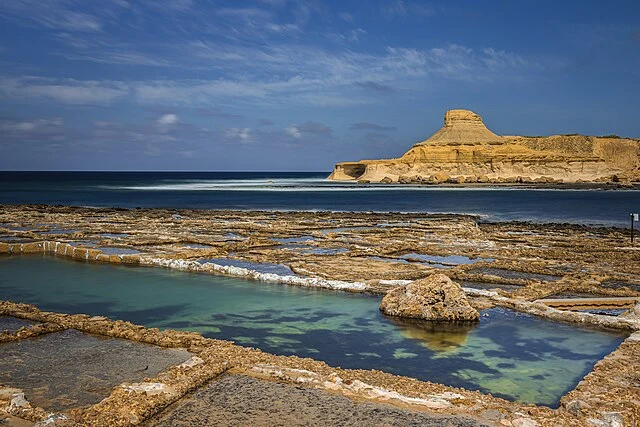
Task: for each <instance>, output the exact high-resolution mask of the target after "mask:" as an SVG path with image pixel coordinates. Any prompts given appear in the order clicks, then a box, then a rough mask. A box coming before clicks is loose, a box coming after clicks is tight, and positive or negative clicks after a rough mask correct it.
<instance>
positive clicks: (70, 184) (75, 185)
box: [0, 171, 640, 227]
mask: <svg viewBox="0 0 640 427" xmlns="http://www.w3.org/2000/svg"><path fill="white" fill-rule="evenodd" d="M328 175H329V172H324V171H318V172H273V171H261V172H256V171H254V172H243V171H235V172H184V171H172V172H166V171H162V172H160V171H134V172H131V171H129V172H124V171H110V172H89V171H0V203H3V204H33V203H41V204H50V205H55V204H62V205H73V206H91V207H121V208H168V209H169V208H170V209H218V210H226V209H229V210H273V211H293V210H296V211H336V212H363V211H373V212H401V213H402V212H406V213H416V212H418V213H451V214H470V215H479V216H480V217H481V219H482V220H485V221H531V222H538V223H547V222H560V223H572V224H588V225H597V226H616V227H626V226H628V221H629V214H630V213H631V212H634V210H635V211H637V210H638V208H639V206H638V205H639V204H640V203H639V201H640V191H638V190H604V189H576V188H563V187H556V188H519V187H496V186H483V187H478V186H416V185H399V184H392V185H384V184H367V185H361V184H357V183H355V182H339V181H329V180H327V179H326V178H327V177H328Z"/></svg>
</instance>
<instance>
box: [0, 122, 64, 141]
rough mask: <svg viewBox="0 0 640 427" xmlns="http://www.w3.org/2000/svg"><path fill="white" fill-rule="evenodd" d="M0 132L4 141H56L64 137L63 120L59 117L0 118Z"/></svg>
mask: <svg viewBox="0 0 640 427" xmlns="http://www.w3.org/2000/svg"><path fill="white" fill-rule="evenodd" d="M0 133H2V140H3V141H4V142H33V141H35V142H47V141H49V142H50V141H54V142H58V141H63V140H64V139H65V134H64V121H63V120H62V119H61V118H53V119H30V120H9V119H0Z"/></svg>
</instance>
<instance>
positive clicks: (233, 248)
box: [0, 205, 640, 426]
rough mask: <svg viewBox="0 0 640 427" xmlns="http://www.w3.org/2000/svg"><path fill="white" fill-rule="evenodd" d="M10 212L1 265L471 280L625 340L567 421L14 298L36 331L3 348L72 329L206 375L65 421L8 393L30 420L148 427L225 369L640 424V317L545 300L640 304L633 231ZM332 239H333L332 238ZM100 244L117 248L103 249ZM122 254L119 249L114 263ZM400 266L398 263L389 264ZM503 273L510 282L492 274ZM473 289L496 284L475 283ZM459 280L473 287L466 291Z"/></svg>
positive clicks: (387, 216)
mask: <svg viewBox="0 0 640 427" xmlns="http://www.w3.org/2000/svg"><path fill="white" fill-rule="evenodd" d="M2 208H3V209H2V210H1V211H0V223H2V224H3V225H0V238H1V239H0V255H1V254H4V255H5V256H16V255H29V254H47V255H50V256H63V257H68V258H71V259H73V260H76V261H79V262H97V263H100V262H108V263H118V264H132V265H145V266H149V267H155V268H158V267H164V268H175V269H180V270H189V271H194V272H198V273H203V274H226V275H232V276H239V277H245V278H248V279H253V280H256V281H266V282H275V283H281V284H284V285H295V286H314V287H323V288H327V289H333V290H342V291H349V292H368V293H376V294H381V295H382V294H386V293H387V292H388V291H389V290H391V289H393V288H394V287H397V286H400V285H406V284H408V283H411V282H413V281H415V280H418V279H422V278H425V277H427V276H429V275H431V274H433V273H435V272H437V273H443V274H445V275H447V276H448V277H449V278H451V279H452V280H453V281H456V282H458V283H462V284H463V290H464V291H465V293H466V294H467V296H468V297H469V299H470V303H471V305H472V306H473V307H474V308H476V309H479V308H486V307H491V306H493V305H499V306H504V307H507V308H511V309H515V310H519V311H523V312H527V313H531V314H535V315H537V316H543V317H547V318H550V319H554V320H559V321H569V322H574V323H578V324H581V325H590V326H593V327H604V328H617V329H623V330H626V331H628V332H629V333H631V336H630V337H629V338H628V339H627V340H626V341H625V342H624V343H623V344H622V345H621V346H620V347H619V348H618V349H617V350H616V351H614V352H613V353H612V354H611V355H609V356H607V357H606V358H605V359H603V360H602V361H601V362H599V363H598V364H597V365H596V367H595V368H594V370H593V371H592V372H591V373H590V374H589V375H587V377H585V379H584V380H583V381H582V382H581V383H580V384H579V385H578V386H577V387H576V389H575V390H573V391H571V392H570V393H569V394H568V395H567V396H565V398H563V400H562V405H561V407H560V408H559V409H558V410H551V409H549V408H544V407H536V406H530V405H529V406H526V405H521V404H517V403H513V402H507V401H504V400H502V399H496V398H493V397H491V396H487V395H483V394H482V393H478V392H470V391H466V390H460V389H453V388H451V387H446V386H443V385H440V384H432V383H426V382H420V381H417V380H414V379H410V378H404V377H397V376H394V375H390V374H384V373H381V372H377V371H353V370H340V369H337V368H332V367H329V366H327V365H326V364H324V363H322V362H317V361H313V360H310V359H299V358H296V357H280V356H273V355H268V354H266V353H263V352H260V351H258V350H254V349H247V348H243V347H239V346H235V345H233V344H232V343H229V342H222V341H218V340H209V339H205V338H203V337H201V336H200V335H198V334H195V333H184V332H175V331H164V332H160V331H157V330H153V329H145V328H143V327H141V326H136V325H132V324H129V323H126V322H119V321H116V322H112V321H110V320H108V319H104V318H98V319H95V318H89V316H83V315H71V316H69V315H59V314H55V313H44V312H40V311H39V310H37V309H36V308H34V307H31V306H26V305H20V304H14V303H9V302H5V303H2V304H0V316H11V317H13V318H19V319H26V320H29V321H32V322H36V323H35V324H33V325H25V327H21V328H19V329H18V330H17V331H16V330H14V329H15V328H10V329H9V330H7V331H4V332H3V331H0V343H3V342H5V343H6V342H12V341H19V340H23V339H26V338H29V337H39V336H41V335H46V334H51V333H56V332H59V331H61V330H65V329H71V328H73V329H78V330H80V331H83V332H87V333H92V334H98V335H104V336H110V337H120V338H126V339H130V340H133V341H137V342H144V343H149V344H155V345H160V346H163V347H169V348H185V349H187V350H188V351H190V352H191V353H193V354H194V355H195V356H197V357H198V358H199V359H198V360H202V361H203V362H202V364H200V362H197V360H195V359H194V361H192V362H193V363H194V364H195V365H194V367H187V368H184V367H183V368H178V367H172V368H169V369H168V370H167V371H165V372H162V373H159V374H158V375H157V377H155V378H148V379H145V381H143V383H141V384H142V385H140V384H137V385H136V384H134V385H128V386H122V387H116V388H115V389H113V391H112V393H111V395H110V396H109V397H108V398H106V399H105V400H103V401H101V402H100V403H98V404H95V405H93V406H90V407H88V408H83V409H73V410H70V411H66V412H64V413H63V414H58V415H48V413H47V412H46V411H45V410H44V409H42V408H37V407H36V406H33V405H32V403H29V402H27V401H25V400H24V395H21V394H20V393H23V392H22V391H20V390H18V391H12V392H8V391H6V390H5V391H4V392H2V391H0V407H2V408H5V410H6V411H7V412H8V413H10V414H13V415H18V416H20V417H22V418H25V419H29V420H32V421H34V422H36V421H37V422H42V421H44V420H49V421H51V422H52V423H54V422H55V423H58V424H60V425H65V424H64V423H70V422H71V420H72V421H73V423H80V424H92V423H93V422H94V421H95V420H101V422H102V423H103V424H105V423H108V424H109V425H135V424H139V423H141V422H143V421H144V420H146V419H148V418H149V417H150V416H152V415H153V414H156V413H158V411H160V409H162V408H163V407H165V406H166V405H169V404H171V403H173V402H176V401H177V400H179V399H180V398H182V396H184V395H185V394H186V393H187V392H190V391H192V390H194V389H197V388H198V387H200V386H202V385H203V384H205V383H207V382H209V381H211V380H213V379H214V378H216V377H217V375H219V374H220V373H222V372H227V371H230V372H233V373H235V374H242V375H248V376H251V377H254V378H260V379H262V380H269V381H278V382H283V383H286V384H298V385H303V386H305V387H311V388H317V389H320V390H323V392H330V393H335V394H340V395H345V396H349V397H353V398H357V399H366V400H373V401H377V402H380V401H384V402H387V403H392V404H394V405H396V406H398V407H402V408H410V409H412V410H413V409H417V410H421V411H424V410H428V411H431V412H437V413H440V414H449V415H470V416H472V417H474V418H475V419H477V420H479V421H480V422H483V423H488V424H496V423H502V425H512V426H516V425H519V426H522V425H536V424H531V423H533V422H535V423H537V425H540V426H546V425H549V426H551V425H553V426H556V425H587V426H614V425H633V423H634V422H636V423H637V422H638V420H640V412H639V411H640V404H639V403H638V402H640V388H638V387H637V383H638V378H639V376H638V375H639V373H638V372H637V370H638V368H637V363H631V362H630V361H632V360H638V358H639V356H640V338H638V332H637V331H639V330H640V319H639V318H638V317H637V316H636V315H628V316H603V315H597V314H590V313H583V312H574V311H567V310H560V309H557V308H553V307H549V306H547V305H545V304H544V298H548V297H551V296H553V295H562V294H570V293H574V294H593V295H598V296H599V297H601V298H611V297H636V298H637V297H639V296H640V263H639V262H638V261H639V260H640V258H639V256H640V253H639V252H638V251H637V250H636V248H634V247H630V246H629V245H628V242H627V240H626V239H627V235H626V232H625V230H621V229H616V228H593V227H586V226H578V225H568V224H531V223H518V222H511V223H483V222H481V221H480V219H479V218H477V217H473V216H466V215H442V214H440V215H425V214H399V213H344V212H341V213H332V212H313V213H311V212H277V213H274V212H260V211H247V212H241V213H238V212H233V211H204V210H203V211H199V210H164V209H134V210H125V209H108V208H102V209H92V208H81V207H52V206H40V205H6V206H3V207H2ZM6 224H20V226H19V227H17V226H6ZM41 224H48V225H49V228H46V229H44V228H43V227H41ZM371 224H385V226H384V227H383V226H372V225H371ZM407 224H409V225H407ZM51 228H53V229H56V230H60V231H69V233H66V234H65V233H62V234H56V235H55V240H52V235H51V234H47V233H46V231H48V230H49V229H51ZM329 229H331V230H339V231H338V232H335V231H334V232H326V231H327V230H329ZM39 230H41V231H43V232H41V231H39ZM115 236H117V237H115ZM220 236H233V238H229V239H226V238H224V239H221V238H220ZM289 236H291V237H293V238H296V236H304V239H305V240H304V244H305V245H309V246H310V247H313V248H317V249H318V250H319V251H320V252H319V253H313V252H309V251H305V250H297V249H296V247H291V248H286V249H285V248H282V247H281V246H282V239H288V238H289ZM13 240H19V241H23V242H24V243H13ZM286 242H288V241H286ZM100 247H109V248H116V249H113V253H110V254H105V253H103V252H102V251H101V250H100V249H99V248H100ZM117 248H121V249H122V250H121V251H120V253H118V250H117ZM335 249H342V250H341V251H335ZM322 250H331V251H329V252H326V251H325V252H322ZM133 251H136V252H138V253H132V252H133ZM408 253H411V254H418V255H424V256H432V257H452V256H456V257H466V258H465V259H470V260H479V261H477V262H474V263H471V264H457V265H451V266H449V267H450V268H447V269H438V268H434V267H433V266H429V265H428V263H414V262H402V261H401V260H402V258H401V257H402V256H403V255H405V254H408ZM219 258H222V259H234V260H238V261H241V262H244V263H245V264H241V265H248V266H251V265H256V264H255V263H258V264H260V263H272V264H279V265H284V266H286V267H288V268H290V269H291V271H292V272H293V273H295V275H279V274H273V273H264V272H262V273H261V272H259V271H255V270H252V269H248V268H240V267H234V266H231V265H220V264H216V263H211V262H206V260H207V259H219ZM393 260H398V262H390V261H393ZM501 271H505V272H507V273H505V274H499V275H498V274H495V273H496V272H501ZM474 282H475V283H480V284H494V285H496V286H495V288H493V289H491V287H490V285H488V286H486V287H487V288H489V289H479V288H480V287H481V286H477V287H476V288H473V285H472V283H474ZM466 283H469V284H470V285H469V286H468V287H464V286H465V284H466ZM612 284H614V285H612ZM538 300H542V301H538ZM91 319H93V320H91ZM0 345H2V344H0ZM195 356H194V357H195ZM158 384H161V385H158ZM3 393H4V394H3ZM434 396H435V397H434ZM452 396H462V397H463V398H459V397H455V398H454V397H452ZM415 399H418V400H415ZM3 401H4V402H5V403H6V404H5V405H3V404H2V402H3ZM12 402H13V403H12ZM424 402H431V403H427V404H425V403H424ZM434 402H436V403H434ZM443 402H448V403H443ZM438 405H440V406H438ZM0 412H1V411H0ZM1 419H2V418H1V417H0V420H1ZM620 420H622V421H620ZM526 423H529V424H526ZM616 423H618V424H616ZM620 423H621V424H620Z"/></svg>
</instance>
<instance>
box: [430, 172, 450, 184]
mask: <svg viewBox="0 0 640 427" xmlns="http://www.w3.org/2000/svg"><path fill="white" fill-rule="evenodd" d="M448 179H449V175H447V174H444V173H442V172H438V173H437V174H435V175H433V182H434V183H436V184H440V183H442V182H446V181H447V180H448Z"/></svg>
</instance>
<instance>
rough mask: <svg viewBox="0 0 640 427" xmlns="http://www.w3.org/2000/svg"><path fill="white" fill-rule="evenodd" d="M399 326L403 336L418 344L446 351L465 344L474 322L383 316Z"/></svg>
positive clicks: (437, 350)
mask: <svg viewBox="0 0 640 427" xmlns="http://www.w3.org/2000/svg"><path fill="white" fill-rule="evenodd" d="M385 317H386V318H387V319H389V320H390V321H391V323H393V324H394V325H396V326H398V327H399V328H400V333H401V334H402V336H404V337H405V338H409V339H413V340H418V341H419V342H420V345H422V346H424V347H425V348H428V349H429V350H431V351H433V352H447V351H451V350H455V349H456V348H458V347H460V346H462V345H464V344H466V342H467V339H468V338H469V333H470V332H471V331H472V330H473V329H474V328H475V327H476V323H475V322H427V321H424V320H418V319H402V318H399V317H392V316H385Z"/></svg>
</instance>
